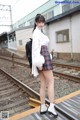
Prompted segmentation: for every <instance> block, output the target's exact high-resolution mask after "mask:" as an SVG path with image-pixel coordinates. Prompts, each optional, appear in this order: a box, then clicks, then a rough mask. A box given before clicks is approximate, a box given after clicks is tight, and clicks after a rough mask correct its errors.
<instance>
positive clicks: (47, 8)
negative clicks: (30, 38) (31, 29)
mask: <svg viewBox="0 0 80 120" xmlns="http://www.w3.org/2000/svg"><path fill="white" fill-rule="evenodd" d="M73 1H74V2H76V0H60V2H59V0H48V1H47V2H46V3H44V4H43V5H41V6H40V7H38V8H37V9H35V10H34V11H32V12H31V13H30V14H28V15H26V16H25V17H23V18H22V19H20V20H19V21H17V22H16V23H15V24H13V29H14V30H15V29H17V28H21V27H24V26H29V25H33V23H34V19H35V16H36V14H38V13H41V14H42V15H44V17H45V19H46V20H48V19H50V18H52V17H55V16H57V15H59V14H61V13H64V12H66V11H68V10H70V9H72V8H74V7H76V6H78V5H79V4H78V3H75V4H70V3H67V2H73ZM78 1H80V0H78ZM61 2H64V3H61ZM66 3H67V4H66Z"/></svg>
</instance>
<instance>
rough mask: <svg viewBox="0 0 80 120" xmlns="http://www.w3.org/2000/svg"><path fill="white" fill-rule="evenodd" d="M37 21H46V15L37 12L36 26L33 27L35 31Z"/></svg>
mask: <svg viewBox="0 0 80 120" xmlns="http://www.w3.org/2000/svg"><path fill="white" fill-rule="evenodd" d="M36 22H43V23H45V17H44V16H43V15H41V14H37V15H36V17H35V21H34V28H33V31H34V30H35V28H36Z"/></svg>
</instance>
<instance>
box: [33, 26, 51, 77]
mask: <svg viewBox="0 0 80 120" xmlns="http://www.w3.org/2000/svg"><path fill="white" fill-rule="evenodd" d="M32 39H33V40H32V74H33V75H34V76H35V77H36V76H37V75H39V72H38V69H37V67H40V66H42V64H43V63H44V62H45V59H44V57H43V56H42V55H41V54H40V50H41V45H47V46H48V43H49V38H48V37H47V36H46V35H44V34H43V33H42V32H41V29H40V28H38V27H36V29H35V30H34V32H33V34H32Z"/></svg>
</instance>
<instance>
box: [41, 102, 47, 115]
mask: <svg viewBox="0 0 80 120" xmlns="http://www.w3.org/2000/svg"><path fill="white" fill-rule="evenodd" d="M46 112H47V106H46V105H45V104H41V106H40V114H44V113H46Z"/></svg>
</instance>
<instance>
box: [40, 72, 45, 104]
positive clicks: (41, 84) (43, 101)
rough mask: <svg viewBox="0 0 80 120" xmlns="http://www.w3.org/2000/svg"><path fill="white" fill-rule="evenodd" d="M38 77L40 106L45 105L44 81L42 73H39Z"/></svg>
mask: <svg viewBox="0 0 80 120" xmlns="http://www.w3.org/2000/svg"><path fill="white" fill-rule="evenodd" d="M39 75H40V101H41V104H45V90H46V79H45V77H44V75H43V73H42V71H40V74H39Z"/></svg>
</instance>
